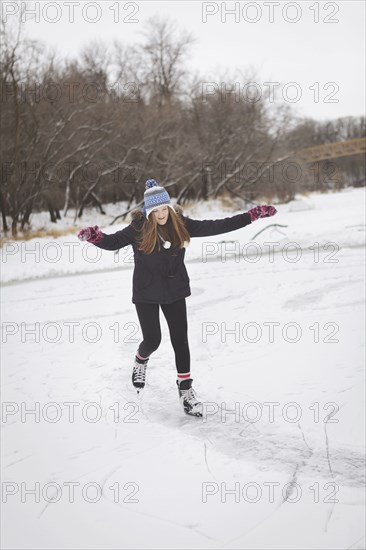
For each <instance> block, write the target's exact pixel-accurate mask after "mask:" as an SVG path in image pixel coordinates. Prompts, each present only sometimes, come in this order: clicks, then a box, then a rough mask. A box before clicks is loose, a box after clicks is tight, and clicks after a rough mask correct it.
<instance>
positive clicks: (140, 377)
mask: <svg viewBox="0 0 366 550" xmlns="http://www.w3.org/2000/svg"><path fill="white" fill-rule="evenodd" d="M147 362H148V359H145V360H144V361H142V360H141V359H138V358H137V357H135V363H134V365H133V369H132V384H133V386H134V387H135V388H136V390H137V393H138V394H139V393H140V391H141V390H143V389H144V387H145V382H146V368H147Z"/></svg>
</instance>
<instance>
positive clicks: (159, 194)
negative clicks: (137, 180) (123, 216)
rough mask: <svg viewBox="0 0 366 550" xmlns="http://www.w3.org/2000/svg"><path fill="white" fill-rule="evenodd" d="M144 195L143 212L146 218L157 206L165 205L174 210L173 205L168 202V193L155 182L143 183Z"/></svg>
mask: <svg viewBox="0 0 366 550" xmlns="http://www.w3.org/2000/svg"><path fill="white" fill-rule="evenodd" d="M145 189H146V191H145V193H144V202H145V204H144V208H143V212H144V214H145V216H146V218H148V217H149V214H150V213H151V212H152V211H153V210H154V208H156V207H157V206H163V205H165V204H166V205H167V206H169V207H170V208H171V209H172V210H174V208H173V205H172V204H171V202H170V196H169V193H168V191H167V190H166V189H165V188H164V187H162V186H161V185H159V184H158V183H157V182H156V181H155V180H147V181H146V183H145Z"/></svg>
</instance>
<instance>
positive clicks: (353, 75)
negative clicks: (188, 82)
mask: <svg viewBox="0 0 366 550" xmlns="http://www.w3.org/2000/svg"><path fill="white" fill-rule="evenodd" d="M18 5H19V2H13V1H6V0H3V2H2V12H3V17H9V18H11V13H12V11H15V10H17V9H18ZM28 6H29V8H30V9H32V10H35V12H36V14H37V15H36V17H37V21H35V20H34V15H33V16H32V14H31V13H30V12H29V13H28V14H27V25H26V29H27V34H28V35H29V36H32V37H35V38H36V37H37V38H39V39H41V40H42V41H44V42H45V43H46V44H47V45H49V46H53V47H54V48H55V50H56V51H57V52H58V53H59V54H60V55H62V56H77V53H78V52H79V51H80V50H81V48H82V47H83V45H86V44H87V43H88V42H89V41H90V40H92V39H95V38H98V39H99V40H102V41H104V42H105V43H106V44H110V43H111V42H112V40H113V39H115V38H116V39H118V40H119V41H121V42H122V43H125V44H127V43H133V42H136V41H141V40H142V34H141V31H143V29H144V27H145V24H146V21H147V19H148V18H149V17H151V16H154V15H159V16H167V17H169V18H171V19H173V20H175V21H176V22H177V24H178V25H179V27H180V28H182V29H185V30H188V31H190V32H191V33H192V34H193V35H194V36H195V37H196V39H197V42H196V44H195V45H194V46H193V49H192V56H191V58H190V61H189V63H190V66H191V67H192V69H195V70H198V71H199V72H200V73H201V74H202V75H204V76H205V80H206V79H207V80H208V81H211V82H216V85H217V86H220V81H218V80H217V78H218V75H219V74H223V72H224V71H230V72H232V71H235V69H237V70H238V71H241V72H242V73H245V72H246V71H247V70H248V69H250V68H252V69H253V70H255V72H256V75H257V78H256V85H257V92H258V93H260V92H264V90H265V89H266V87H268V84H267V86H266V85H265V84H264V83H265V82H272V83H275V82H280V83H281V84H282V85H287V88H285V89H284V90H282V89H281V87H279V86H277V87H275V90H276V92H275V96H274V98H275V100H276V101H285V102H286V103H289V104H290V103H291V104H292V105H293V108H294V111H295V112H296V114H298V115H299V116H311V117H313V118H316V119H322V120H324V119H332V118H336V117H340V116H348V115H354V116H358V115H363V114H364V113H365V69H364V67H365V64H366V62H365V50H366V44H365V2H364V1H363V0H351V1H349V0H343V1H340V2H339V1H338V2H315V1H313V0H311V1H304V0H301V2H299V1H298V2H265V1H264V2H259V1H258V2H200V1H196V0H191V1H176V0H175V1H168V0H166V1H160V2H154V1H144V2H140V1H137V2H117V1H116V0H114V1H112V2H109V1H105V0H103V1H99V2H89V1H88V0H85V1H84V0H79V1H76V0H75V1H74V2H70V1H69V2H67V1H66V0H65V1H61V0H60V1H57V2H55V1H54V2H52V1H43V2H42V1H41V2H28ZM45 6H46V7H47V9H46V8H45ZM229 10H231V12H232V13H229ZM235 10H236V11H235ZM72 11H73V12H74V13H73V19H74V20H73V21H72ZM233 11H235V13H233ZM225 12H226V13H225ZM93 21H94V22H93ZM294 82H295V83H296V85H293V84H291V83H294ZM237 89H238V91H239V93H240V94H245V91H246V89H245V82H242V81H240V79H238V84H237ZM285 93H286V94H287V95H285V100H283V99H282V96H283V94H285ZM241 97H243V96H241ZM244 97H245V96H244ZM296 98H298V99H299V100H298V101H291V100H293V99H296Z"/></svg>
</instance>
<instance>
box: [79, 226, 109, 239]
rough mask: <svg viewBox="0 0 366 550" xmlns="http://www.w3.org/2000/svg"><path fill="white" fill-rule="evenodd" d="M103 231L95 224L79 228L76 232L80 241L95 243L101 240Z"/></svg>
mask: <svg viewBox="0 0 366 550" xmlns="http://www.w3.org/2000/svg"><path fill="white" fill-rule="evenodd" d="M104 235H105V234H104V233H103V231H101V230H100V229H99V227H98V226H97V225H95V226H94V227H85V228H84V229H80V231H79V233H78V235H77V236H78V238H79V239H80V240H81V241H88V242H89V243H97V242H99V241H101V240H102V239H103V237H104Z"/></svg>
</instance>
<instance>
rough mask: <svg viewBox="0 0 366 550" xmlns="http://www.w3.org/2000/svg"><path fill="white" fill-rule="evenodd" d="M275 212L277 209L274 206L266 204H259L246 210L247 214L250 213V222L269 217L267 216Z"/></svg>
mask: <svg viewBox="0 0 366 550" xmlns="http://www.w3.org/2000/svg"><path fill="white" fill-rule="evenodd" d="M276 212H277V210H276V209H275V207H274V206H268V205H267V204H261V205H259V206H255V207H254V208H251V209H250V210H248V214H249V215H250V218H251V220H252V222H255V221H256V220H258V219H259V218H269V216H274V215H275V214H276Z"/></svg>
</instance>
